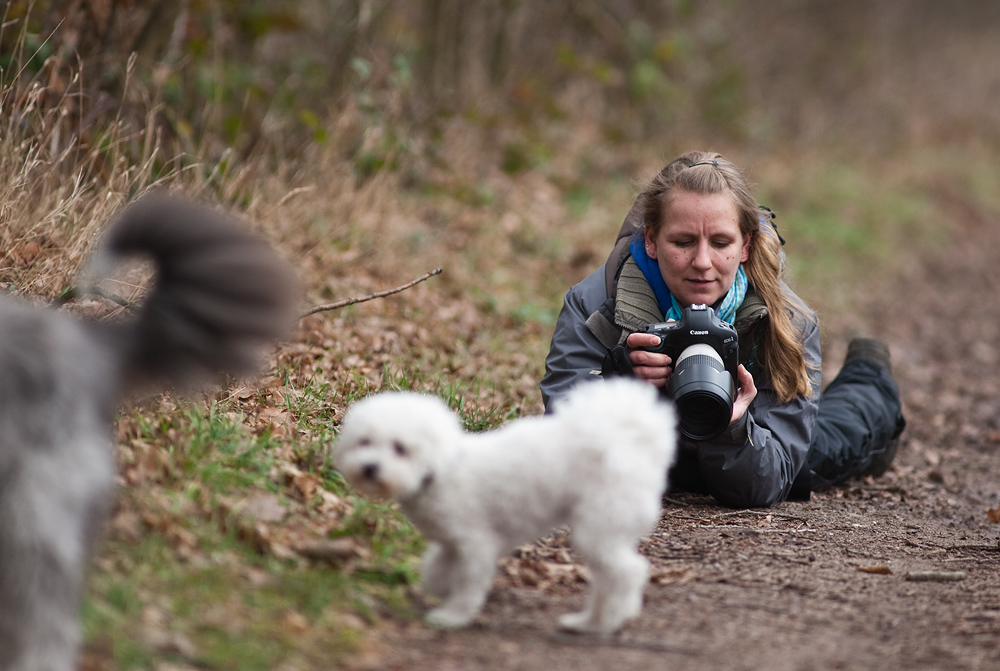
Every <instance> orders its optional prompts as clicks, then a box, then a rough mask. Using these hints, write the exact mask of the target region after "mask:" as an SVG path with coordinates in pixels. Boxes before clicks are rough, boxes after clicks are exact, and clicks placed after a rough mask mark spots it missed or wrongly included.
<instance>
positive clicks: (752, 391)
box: [729, 364, 757, 424]
mask: <svg viewBox="0 0 1000 671" xmlns="http://www.w3.org/2000/svg"><path fill="white" fill-rule="evenodd" d="M736 377H737V379H738V380H739V383H740V392H739V393H738V394H737V395H736V400H735V401H733V416H732V418H731V419H730V420H729V423H730V424H732V423H733V422H735V421H736V420H738V419H739V418H740V417H742V416H743V413H745V412H746V411H747V408H749V407H750V402H751V401H752V400H754V399H755V398H756V397H757V387H756V386H755V385H754V383H753V375H751V374H750V372H749V371H748V370H747V369H746V368H744V367H743V364H740V367H739V368H737V369H736Z"/></svg>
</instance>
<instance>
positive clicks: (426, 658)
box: [354, 225, 1000, 671]
mask: <svg viewBox="0 0 1000 671" xmlns="http://www.w3.org/2000/svg"><path fill="white" fill-rule="evenodd" d="M998 248H1000V231H997V230H991V229H989V227H988V226H987V225H981V226H980V227H978V228H976V229H975V230H969V231H964V232H962V235H961V236H956V240H955V241H954V246H953V247H951V248H949V249H945V250H942V251H941V252H940V253H939V254H937V255H934V257H933V258H928V259H914V260H913V262H912V263H910V264H908V265H907V266H906V267H905V268H904V269H903V272H902V273H900V275H899V276H898V277H897V278H896V279H894V280H893V281H892V282H890V283H888V284H887V286H884V287H880V288H879V289H878V293H877V295H872V296H870V297H869V298H868V299H867V301H866V303H867V304H866V305H865V306H864V307H863V309H862V310H861V313H860V315H859V319H860V320H861V321H863V323H864V324H866V325H867V326H868V327H869V328H870V329H871V331H872V332H873V333H876V334H880V335H882V336H883V337H885V338H887V339H888V340H889V341H890V342H891V344H892V352H893V358H894V365H895V370H896V373H897V377H898V379H899V381H900V386H901V388H902V389H903V393H904V402H905V406H906V413H907V418H908V421H909V427H908V429H907V431H906V432H905V434H904V440H903V443H902V446H901V448H900V453H899V456H898V457H897V461H896V463H895V464H894V466H893V469H892V470H891V471H890V472H889V473H887V474H886V475H885V476H883V477H882V478H879V479H878V480H875V481H872V480H868V481H859V482H856V483H853V484H852V485H851V486H847V487H842V488H838V489H834V490H832V491H828V492H824V493H821V494H819V495H817V496H815V497H814V499H813V500H812V501H810V502H807V503H785V504H782V505H779V506H776V507H775V508H773V509H770V510H759V511H731V510H727V509H724V508H720V507H718V506H716V505H714V504H713V503H712V501H711V500H710V499H706V498H702V497H693V496H685V497H674V498H672V499H671V502H670V503H669V505H668V506H667V507H666V508H665V509H664V511H663V518H662V521H661V523H660V526H659V528H658V530H657V532H656V533H655V534H654V536H652V537H651V538H650V539H649V540H648V542H647V543H645V544H644V547H643V550H644V551H645V553H646V554H647V555H648V556H649V557H650V558H651V560H652V562H653V565H654V584H651V585H650V586H649V588H648V590H647V592H646V606H645V610H644V612H643V614H642V616H641V618H639V619H638V620H637V621H636V622H634V623H632V624H630V625H629V626H628V627H627V628H626V629H625V630H624V631H623V632H622V633H621V635H620V636H619V638H618V639H616V640H615V641H614V642H613V643H611V644H607V643H598V642H596V641H592V640H588V639H585V638H578V637H568V638H566V637H560V636H559V635H558V634H557V633H556V629H555V619H556V616H557V615H558V614H560V613H563V612H566V611H568V610H570V609H573V608H576V607H579V606H580V604H581V603H582V600H583V596H584V585H583V584H582V582H581V580H580V578H579V569H578V568H576V567H573V566H569V565H567V564H565V562H566V561H567V560H568V557H567V552H566V551H565V550H562V549H561V548H560V547H558V546H559V545H560V544H561V543H560V540H561V539H558V538H556V539H554V540H553V541H552V545H555V546H556V547H546V546H538V547H536V548H535V549H533V550H532V551H531V552H529V553H527V554H526V555H525V556H523V557H522V558H520V559H511V560H508V561H507V563H506V565H505V568H506V569H507V574H508V575H505V576H503V577H501V578H500V579H498V581H497V585H496V587H495V589H494V590H493V592H492V594H491V596H490V599H489V602H488V603H487V606H486V608H485V609H484V612H483V614H482V615H481V617H480V619H479V621H478V623H477V625H476V627H474V628H472V629H469V630H466V631H459V632H436V631H433V630H431V629H429V628H427V627H425V626H424V625H422V624H420V623H400V622H396V621H390V622H388V623H387V624H385V625H384V626H383V627H381V628H380V630H379V631H378V632H377V638H376V639H375V641H374V642H373V644H372V645H371V646H370V647H369V648H368V649H367V650H366V652H365V653H364V654H363V655H361V656H360V657H359V658H358V659H357V660H356V661H355V664H354V666H355V667H357V668H371V669H413V670H417V671H422V670H425V669H426V670H428V671H429V670H431V669H434V670H437V671H446V670H449V669H473V668H483V669H525V670H545V671H550V670H553V669H576V670H580V671H583V670H587V669H595V670H596V669H617V670H620V671H623V670H626V669H650V668H668V669H674V668H678V669H679V668H683V669H687V670H689V671H690V670H694V669H712V670H715V669H769V670H772V671H781V670H785V669H787V670H789V671H805V670H806V669H876V668H877V669H907V670H914V669H928V670H930V669H934V670H942V669H1000V545H998V537H1000V525H997V524H993V523H991V522H990V521H989V520H988V517H987V511H988V510H990V509H991V508H996V507H997V505H998V500H1000V418H998V416H997V412H996V409H997V407H998V403H1000V345H998V342H1000V340H998V335H1000V318H998V317H997V315H998V314H1000V311H998V310H997V309H996V307H997V303H998V299H997V293H998V291H1000V264H998V263H997V260H996V256H995V251H994V250H996V249H998ZM825 327H826V333H827V340H829V341H830V343H831V344H830V346H829V347H828V351H827V352H826V354H827V359H828V360H829V361H831V362H832V363H833V364H834V367H833V372H835V370H836V364H838V363H839V361H840V360H841V357H842V356H843V347H844V343H846V340H847V337H848V334H849V333H850V332H851V331H852V330H853V329H855V328H857V325H856V324H836V325H832V326H831V325H830V324H825ZM924 571H933V572H938V573H939V574H940V575H939V577H945V576H947V575H948V574H958V575H961V576H962V579H959V580H933V581H918V580H911V579H908V574H909V577H912V574H914V573H917V572H924ZM529 585H533V586H529Z"/></svg>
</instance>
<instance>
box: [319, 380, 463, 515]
mask: <svg viewBox="0 0 1000 671" xmlns="http://www.w3.org/2000/svg"><path fill="white" fill-rule="evenodd" d="M461 438H462V427H461V425H460V424H459V421H458V417H456V415H455V414H454V413H453V412H452V411H451V410H450V409H449V408H448V406H447V405H446V404H445V403H444V401H442V400H441V399H439V398H437V397H434V396H428V395H426V394H416V393H410V392H386V393H382V394H377V395H375V396H370V397H368V398H366V399H364V400H362V401H358V402H357V403H355V404H354V405H353V406H351V408H350V409H349V410H348V411H347V414H346V415H345V416H344V421H343V423H342V424H341V427H340V437H339V438H338V440H337V445H336V449H335V461H336V465H337V469H338V470H339V471H340V472H341V473H343V475H344V477H345V478H346V479H347V481H348V482H349V483H350V484H351V485H352V486H353V487H354V488H355V489H357V490H358V491H360V492H362V493H364V494H368V495H372V496H377V497H389V498H393V499H396V500H397V501H400V502H405V501H406V500H408V499H410V498H412V497H414V496H416V495H417V494H419V493H421V492H422V491H424V490H425V489H426V488H427V487H429V486H430V485H431V484H432V483H433V482H434V480H435V478H437V477H439V476H440V475H441V474H442V473H444V471H445V470H446V469H447V467H448V464H449V462H450V461H451V460H452V458H453V457H454V455H455V453H456V451H457V449H458V444H459V442H460V441H461Z"/></svg>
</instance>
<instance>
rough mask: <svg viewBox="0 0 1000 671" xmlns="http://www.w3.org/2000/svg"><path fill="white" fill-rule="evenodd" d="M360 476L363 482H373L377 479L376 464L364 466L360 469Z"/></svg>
mask: <svg viewBox="0 0 1000 671" xmlns="http://www.w3.org/2000/svg"><path fill="white" fill-rule="evenodd" d="M361 475H362V476H363V477H364V479H365V480H374V479H376V478H377V477H378V464H365V465H364V467H363V468H362V469H361Z"/></svg>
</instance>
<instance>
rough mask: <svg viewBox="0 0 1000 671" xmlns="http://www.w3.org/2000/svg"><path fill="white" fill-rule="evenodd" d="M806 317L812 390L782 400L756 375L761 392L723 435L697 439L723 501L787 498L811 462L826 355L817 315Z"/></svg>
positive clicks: (712, 488)
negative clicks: (808, 458)
mask: <svg viewBox="0 0 1000 671" xmlns="http://www.w3.org/2000/svg"><path fill="white" fill-rule="evenodd" d="M802 322H803V324H802V326H801V327H800V329H801V330H800V332H801V333H802V334H803V342H804V345H805V359H806V364H807V365H809V367H810V371H811V374H810V377H811V378H812V382H813V393H812V394H811V395H810V396H808V397H802V396H798V397H796V398H795V399H793V400H792V401H790V402H788V403H782V402H781V401H779V400H778V398H777V395H776V394H775V392H774V389H773V388H772V387H771V385H770V383H769V382H768V381H767V380H763V379H762V380H757V379H756V378H755V379H754V383H755V384H756V385H757V386H758V390H757V397H756V398H755V399H754V400H753V402H752V403H751V405H750V408H749V410H748V411H747V412H746V413H744V415H743V419H742V420H741V421H738V422H736V423H734V424H733V425H732V426H730V427H729V429H728V430H727V431H726V432H725V433H723V434H722V435H721V436H719V438H716V439H715V440H713V441H706V442H703V443H698V444H697V445H698V448H697V449H698V463H699V465H700V468H701V473H702V476H703V477H704V479H705V482H706V484H707V485H708V489H709V492H710V493H711V494H712V496H714V497H715V498H716V499H717V500H718V501H719V502H720V503H722V504H723V505H727V506H731V507H734V508H756V507H762V506H770V505H773V504H775V503H778V502H780V501H784V500H785V499H786V498H787V497H788V492H789V490H790V489H791V487H792V483H793V482H794V480H795V476H796V475H797V474H798V472H799V469H801V468H802V466H803V465H804V464H805V462H806V453H807V452H808V451H809V445H810V443H811V441H812V435H813V429H814V427H815V425H816V414H817V411H818V408H819V387H820V376H821V372H820V363H821V359H820V342H819V327H818V325H817V323H816V321H815V319H806V318H803V319H802ZM761 377H765V376H761Z"/></svg>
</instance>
